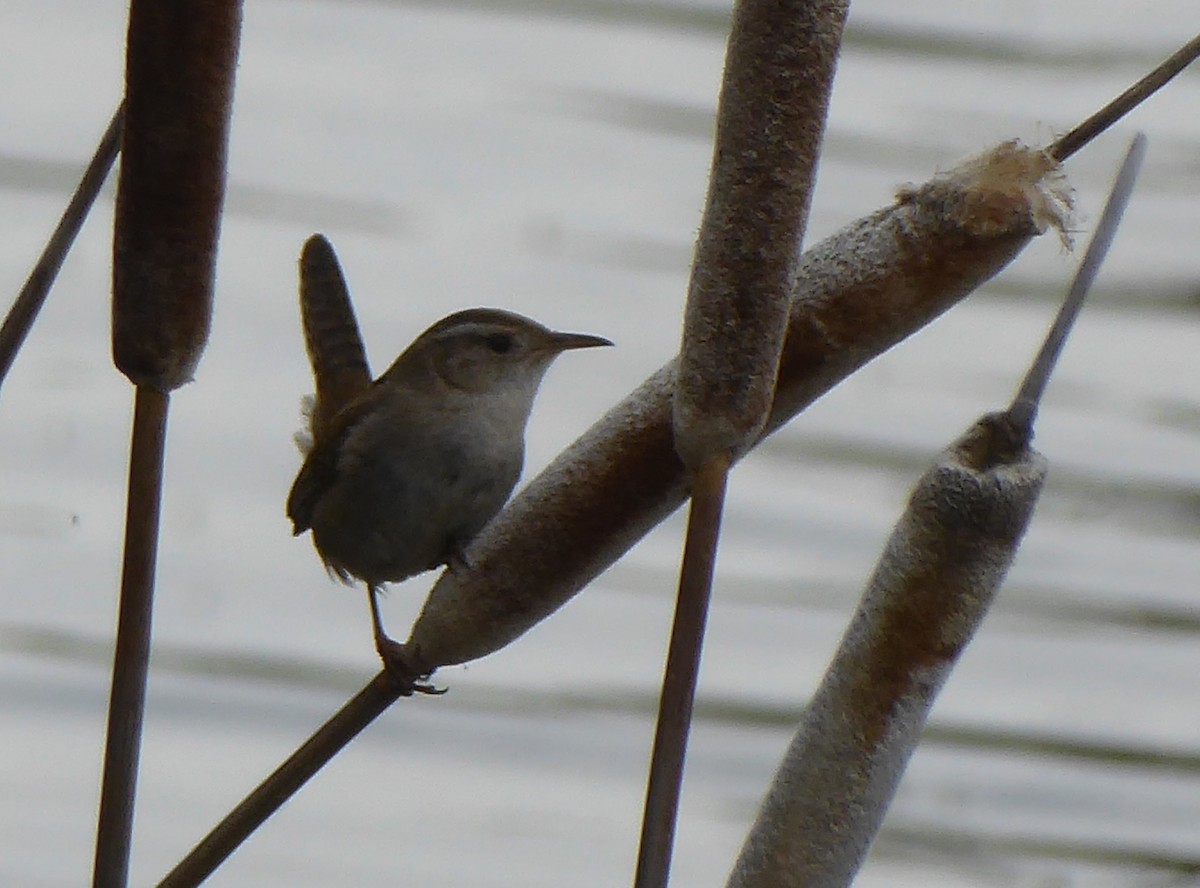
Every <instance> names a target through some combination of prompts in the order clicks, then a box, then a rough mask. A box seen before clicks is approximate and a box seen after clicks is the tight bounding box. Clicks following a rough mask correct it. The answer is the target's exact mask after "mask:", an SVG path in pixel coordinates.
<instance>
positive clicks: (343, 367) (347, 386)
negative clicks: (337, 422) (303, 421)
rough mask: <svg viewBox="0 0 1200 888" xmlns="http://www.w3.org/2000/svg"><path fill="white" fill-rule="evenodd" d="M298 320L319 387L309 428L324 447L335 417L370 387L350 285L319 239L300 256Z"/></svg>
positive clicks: (328, 247)
mask: <svg viewBox="0 0 1200 888" xmlns="http://www.w3.org/2000/svg"><path fill="white" fill-rule="evenodd" d="M300 315H301V318H302V320H303V322H304V342H305V345H306V347H307V348H308V359H309V361H310V362H311V363H312V368H313V378H314V379H315V380H316V387H317V398H316V405H315V406H314V408H313V411H312V416H311V419H310V426H311V430H312V435H313V438H314V439H315V440H317V441H320V440H321V439H322V437H323V436H324V434H325V432H326V431H327V430H328V429H329V424H330V422H331V420H332V419H333V417H334V416H335V415H336V414H337V412H338V411H339V410H341V409H342V408H343V407H345V406H346V404H348V403H349V402H350V401H351V400H352V399H353V398H355V397H356V396H358V395H359V394H360V393H362V392H363V391H365V390H366V389H367V388H368V387H370V385H371V370H370V367H369V366H368V365H367V354H366V351H365V349H364V348H363V342H362V336H361V335H360V334H359V332H358V321H357V320H356V319H355V317H354V306H353V305H352V304H351V302H350V292H349V290H348V289H347V287H346V280H345V278H344V277H343V276H342V269H341V267H340V266H339V265H338V260H337V255H336V254H335V253H334V252H333V245H332V244H330V243H329V241H328V240H326V239H325V237H324V236H323V235H320V234H314V235H313V236H312V237H310V238H309V239H308V241H307V242H306V243H305V244H304V250H303V252H302V253H301V254H300Z"/></svg>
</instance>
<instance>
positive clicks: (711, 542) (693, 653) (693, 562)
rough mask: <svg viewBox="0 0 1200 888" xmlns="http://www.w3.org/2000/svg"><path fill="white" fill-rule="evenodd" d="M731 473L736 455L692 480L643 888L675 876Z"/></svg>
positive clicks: (649, 805)
mask: <svg viewBox="0 0 1200 888" xmlns="http://www.w3.org/2000/svg"><path fill="white" fill-rule="evenodd" d="M728 475H729V457H727V456H726V457H717V458H715V459H711V460H709V461H708V462H707V463H705V464H704V465H703V466H701V467H700V469H699V471H697V472H696V473H695V476H694V478H693V480H692V508H691V512H690V513H689V515H688V525H687V539H686V542H685V544H684V549H683V566H682V568H681V569H680V573H679V595H678V597H677V599H676V604H675V621H674V624H673V626H672V629H671V643H670V646H669V648H668V652H667V667H666V672H665V674H664V675H663V684H662V696H661V698H660V699H659V704H658V722H657V728H656V731H655V736H654V751H653V753H652V754H651V758H650V778H649V780H648V782H647V786H646V804H645V807H644V810H643V813H642V837H641V845H640V847H639V850H638V862H637V875H636V877H635V881H634V885H635V886H636V888H663V886H665V885H666V884H667V877H668V876H669V875H670V869H671V851H672V847H673V845H674V842H675V823H676V819H677V815H678V811H679V795H680V788H681V786H682V784H683V764H684V759H685V757H686V755H687V743H688V733H689V731H690V728H691V723H692V706H693V704H694V703H695V699H696V680H697V677H698V676H699V673H700V654H701V650H702V647H703V643H704V627H705V624H706V623H707V620H708V604H709V601H710V599H711V597H712V581H713V568H714V565H715V563H716V558H717V541H718V539H719V537H720V532H721V510H722V508H723V506H724V501H725V482H726V479H727V478H728Z"/></svg>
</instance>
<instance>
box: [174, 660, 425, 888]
mask: <svg viewBox="0 0 1200 888" xmlns="http://www.w3.org/2000/svg"><path fill="white" fill-rule="evenodd" d="M406 692H408V693H411V691H409V690H407V689H406V686H405V684H404V683H402V682H398V681H396V680H395V678H394V677H393V676H392V675H390V674H389V673H387V672H380V673H379V674H378V675H377V676H375V678H373V679H372V680H371V681H370V683H369V684H367V686H366V687H364V688H363V689H362V690H361V691H359V692H358V693H357V694H356V695H355V696H354V697H353V698H352V699H351V700H350V701H349V702H348V703H346V705H345V706H343V707H342V708H341V709H339V710H338V711H337V712H336V713H335V714H334V716H333V717H332V718H331V719H329V721H327V722H325V724H323V725H322V726H321V727H320V728H318V729H317V731H316V733H314V734H313V735H312V736H311V737H310V738H309V739H308V740H307V741H305V743H304V745H303V746H301V747H300V748H299V749H297V750H296V751H295V752H294V753H292V754H291V755H290V756H289V757H288V759H287V760H286V761H285V762H284V763H283V764H281V765H280V766H279V767H278V768H276V769H275V771H274V772H272V773H271V775H270V776H268V777H267V778H266V779H265V780H263V782H262V783H260V784H259V785H258V786H257V787H255V789H254V790H253V791H252V792H251V793H250V794H249V795H248V796H246V798H245V799H243V800H242V802H241V803H240V804H239V805H238V806H237V807H236V808H234V809H233V810H232V811H230V812H229V814H228V815H227V816H226V817H225V819H224V820H222V821H221V822H220V823H218V824H217V825H216V826H215V827H214V828H213V830H212V831H211V832H210V833H209V834H208V835H207V836H205V837H204V838H203V839H201V840H200V842H199V844H197V845H196V847H195V848H193V849H192V851H191V852H190V853H189V854H188V855H187V857H185V858H184V859H183V860H181V861H180V862H179V863H178V864H177V865H176V867H175V868H174V869H173V870H171V871H170V872H169V873H167V875H166V876H165V877H164V878H163V880H162V881H161V882H159V888H191V886H193V885H199V884H200V883H201V882H203V881H204V880H205V879H207V878H208V877H209V876H210V875H211V874H212V872H213V871H214V870H215V869H216V868H217V867H218V866H220V865H221V863H222V862H224V860H225V858H227V857H228V856H229V855H230V854H232V853H233V852H234V850H235V849H236V848H237V847H238V845H240V844H241V843H242V842H243V841H245V839H246V837H247V836H249V835H250V834H251V833H252V832H254V830H256V829H258V827H259V826H261V825H262V823H263V822H264V821H265V820H266V819H267V818H268V817H270V816H271V815H272V814H274V813H275V811H277V810H278V809H279V807H280V806H281V805H282V804H283V803H284V802H285V801H287V800H288V798H290V797H291V796H292V794H293V793H295V792H296V790H298V789H299V788H300V787H301V786H303V785H304V784H305V783H306V782H307V781H308V779H309V778H310V777H312V776H313V774H315V773H317V771H319V770H320V769H321V768H322V767H324V765H325V763H326V762H328V761H329V760H330V759H331V758H333V757H334V755H336V754H337V753H338V752H339V751H340V750H341V749H342V748H343V747H344V746H346V744H348V743H349V742H350V741H351V740H353V739H354V738H355V737H357V736H358V734H359V732H360V731H362V729H363V728H365V727H366V726H367V725H369V724H370V723H371V722H373V721H374V720H375V719H376V718H378V717H379V715H380V714H381V713H382V712H383V711H384V710H386V709H387V708H388V707H389V706H391V705H392V704H393V703H395V702H396V700H397V699H398V698H399V697H401V696H403V695H404V694H405V693H406Z"/></svg>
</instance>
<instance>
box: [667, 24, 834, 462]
mask: <svg viewBox="0 0 1200 888" xmlns="http://www.w3.org/2000/svg"><path fill="white" fill-rule="evenodd" d="M847 6H848V3H847V0H818V2H812V3H776V2H763V0H742V2H739V3H737V4H736V8H735V10H734V20H733V29H732V32H731V33H730V37H729V48H728V53H727V57H726V63H725V78H724V82H723V85H722V88H721V99H720V105H719V108H718V112H717V135H716V146H715V150H714V154H713V164H712V178H711V181H710V183H709V192H708V203H707V206H706V208H705V211H704V221H703V223H702V224H701V227H700V235H699V239H698V241H697V245H696V257H695V262H694V264H693V267H692V277H691V282H690V285H689V288H688V302H687V311H686V313H685V317H684V328H683V347H682V353H681V356H680V363H679V372H678V376H677V382H676V389H675V401H674V418H673V423H674V429H675V438H676V440H675V446H676V449H677V450H678V451H679V454H680V456H681V457H682V459H683V461H684V463H685V464H687V465H688V466H689V467H691V468H693V469H695V468H697V467H698V466H699V465H701V464H702V463H704V462H706V461H707V460H709V459H710V458H712V457H714V456H717V455H718V454H720V455H725V456H736V455H740V454H741V453H743V452H744V451H745V450H747V449H748V448H749V447H750V446H751V444H752V443H753V441H754V440H755V439H756V438H757V437H758V434H759V432H761V431H762V427H763V424H764V423H765V422H766V418H767V413H768V412H769V411H770V408H771V399H772V395H773V393H774V390H775V377H776V373H777V371H778V367H779V353H780V349H781V347H782V345H783V338H784V334H785V332H786V327H787V314H788V306H789V303H790V301H791V296H792V292H793V289H794V285H795V274H796V266H797V264H798V261H799V255H800V242H801V240H802V238H803V237H804V229H805V225H806V223H807V220H808V209H809V205H810V203H811V198H812V183H813V178H814V174H815V171H816V167H817V157H818V155H819V154H820V149H821V139H822V136H823V134H824V131H825V118H826V114H827V111H828V106H829V93H830V89H831V86H832V83H833V73H834V69H835V68H836V66H837V57H838V50H839V48H840V46H841V38H842V29H843V26H844V24H845V19H846V8H847Z"/></svg>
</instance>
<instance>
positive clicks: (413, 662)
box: [375, 635, 446, 697]
mask: <svg viewBox="0 0 1200 888" xmlns="http://www.w3.org/2000/svg"><path fill="white" fill-rule="evenodd" d="M375 650H376V651H378V652H379V658H380V659H381V660H382V661H383V668H384V671H385V672H386V673H387V674H388V676H389V677H390V678H391V679H392V680H393V681H394V682H396V683H397V684H398V685H399V686H400V689H401V690H400V693H401V695H403V696H405V697H411V696H412V695H413V694H426V695H428V696H433V697H440V696H441V695H442V694H444V693H446V688H439V687H436V686H434V685H432V684H429V683H428V682H427V681H426V679H428V678H429V676H430V675H432V674H433V670H432V669H428V668H424V667H422V666H419V665H418V661H417V659H416V658H415V657H414V656H413V655H412V653H411V652H410V651H409V650H408V648H406V647H405V646H404V645H402V644H400V643H399V642H398V641H394V640H393V639H391V638H388V637H387V636H386V635H384V636H381V637H379V638H376V639H375Z"/></svg>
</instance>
